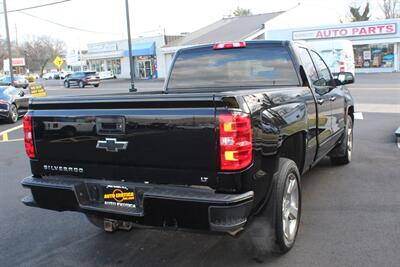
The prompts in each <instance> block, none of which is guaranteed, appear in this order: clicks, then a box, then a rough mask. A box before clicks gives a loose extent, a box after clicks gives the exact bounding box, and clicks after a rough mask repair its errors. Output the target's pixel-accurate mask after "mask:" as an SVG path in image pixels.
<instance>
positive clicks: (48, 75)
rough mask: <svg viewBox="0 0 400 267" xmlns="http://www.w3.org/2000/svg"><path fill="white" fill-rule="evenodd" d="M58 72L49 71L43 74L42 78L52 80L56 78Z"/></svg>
mask: <svg viewBox="0 0 400 267" xmlns="http://www.w3.org/2000/svg"><path fill="white" fill-rule="evenodd" d="M56 76H57V73H56V72H47V73H45V74H43V76H42V78H43V79H45V80H52V79H56Z"/></svg>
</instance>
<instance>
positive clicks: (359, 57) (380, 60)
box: [353, 44, 394, 68]
mask: <svg viewBox="0 0 400 267" xmlns="http://www.w3.org/2000/svg"><path fill="white" fill-rule="evenodd" d="M353 48H354V61H355V66H356V68H393V65H394V45H393V44H370V45H353Z"/></svg>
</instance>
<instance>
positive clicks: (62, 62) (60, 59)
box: [53, 56, 64, 69]
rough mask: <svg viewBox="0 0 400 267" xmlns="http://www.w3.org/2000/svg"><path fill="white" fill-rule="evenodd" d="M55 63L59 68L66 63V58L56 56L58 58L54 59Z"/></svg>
mask: <svg viewBox="0 0 400 267" xmlns="http://www.w3.org/2000/svg"><path fill="white" fill-rule="evenodd" d="M53 64H54V65H56V67H57V68H58V69H59V68H60V67H61V66H62V64H64V60H63V59H62V58H60V57H59V56H56V58H55V59H54V60H53Z"/></svg>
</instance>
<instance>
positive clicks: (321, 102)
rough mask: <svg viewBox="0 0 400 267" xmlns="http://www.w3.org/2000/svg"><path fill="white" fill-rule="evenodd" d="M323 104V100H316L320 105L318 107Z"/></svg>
mask: <svg viewBox="0 0 400 267" xmlns="http://www.w3.org/2000/svg"><path fill="white" fill-rule="evenodd" d="M324 102H325V99H323V98H318V99H317V103H318V104H320V105H322V104H323V103H324Z"/></svg>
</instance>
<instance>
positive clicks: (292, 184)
mask: <svg viewBox="0 0 400 267" xmlns="http://www.w3.org/2000/svg"><path fill="white" fill-rule="evenodd" d="M298 215H299V186H298V183H297V179H296V176H295V175H294V174H293V173H290V174H289V176H288V178H287V180H286V184H285V191H284V193H283V201H282V226H283V233H284V236H285V241H286V243H291V242H293V241H294V239H295V237H296V232H297V225H298V221H299V220H298Z"/></svg>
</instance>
